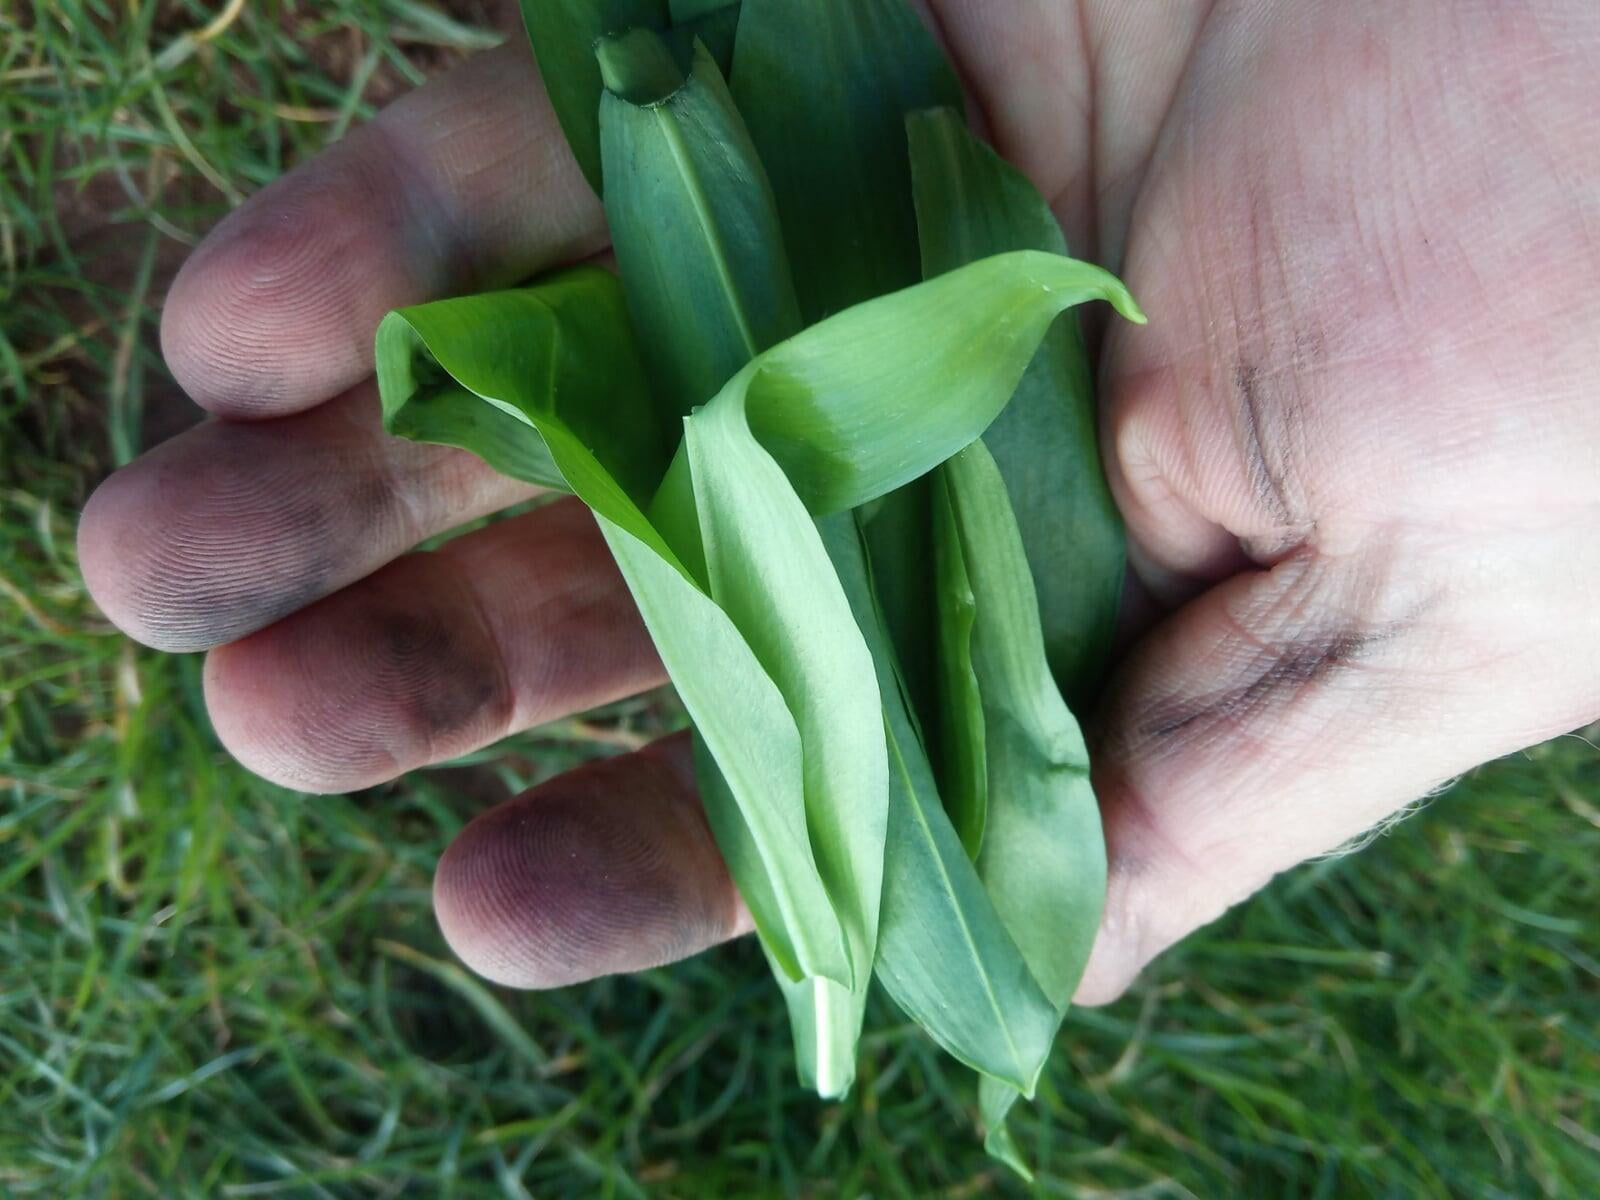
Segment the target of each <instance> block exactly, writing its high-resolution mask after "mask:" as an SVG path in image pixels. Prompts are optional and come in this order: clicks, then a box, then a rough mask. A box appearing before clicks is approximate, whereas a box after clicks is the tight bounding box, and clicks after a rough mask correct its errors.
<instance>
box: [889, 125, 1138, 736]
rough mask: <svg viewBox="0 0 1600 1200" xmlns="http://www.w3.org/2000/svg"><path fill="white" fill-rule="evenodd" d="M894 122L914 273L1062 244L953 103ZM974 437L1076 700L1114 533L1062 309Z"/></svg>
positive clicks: (1099, 632)
mask: <svg viewBox="0 0 1600 1200" xmlns="http://www.w3.org/2000/svg"><path fill="white" fill-rule="evenodd" d="M906 127H907V131H908V133H909V135H910V144H911V175H912V181H913V183H914V186H915V193H916V204H917V230H918V235H919V237H920V239H921V245H922V265H923V271H924V273H925V274H926V275H928V276H929V277H932V276H934V275H938V274H940V273H942V272H944V271H948V270H951V269H952V268H954V267H959V266H962V265H964V264H966V263H969V262H974V261H976V260H978V259H980V258H985V257H987V256H989V255H991V254H999V253H1002V252H1004V251H1007V250H1048V251H1050V252H1051V253H1054V254H1065V253H1066V243H1065V240H1064V239H1063V238H1062V236H1061V229H1060V226H1059V225H1057V223H1056V219H1055V216H1054V215H1053V214H1052V213H1051V211H1050V207H1049V205H1047V204H1046V203H1045V201H1044V198H1043V197H1042V196H1040V195H1039V193H1038V192H1037V191H1036V190H1035V189H1034V187H1033V185H1032V184H1031V183H1029V182H1028V180H1027V178H1026V177H1025V176H1024V175H1023V174H1022V173H1021V172H1020V171H1018V170H1017V169H1016V168H1015V167H1013V166H1011V164H1009V163H1007V162H1006V161H1005V160H1004V159H1002V158H1001V157H1000V156H999V155H997V154H996V153H995V152H994V151H993V150H991V149H990V148H989V147H988V146H986V145H984V144H983V142H981V141H980V140H979V139H978V138H976V137H975V136H974V135H973V134H972V133H970V132H969V131H968V130H967V128H966V127H965V126H964V125H963V124H962V121H961V117H960V115H959V114H958V113H956V112H955V111H954V110H952V109H936V110H932V111H928V112H922V113H917V114H914V115H913V116H911V117H910V118H908V120H907V123H906ZM984 444H985V445H986V446H987V447H988V448H989V452H990V453H991V454H993V455H994V460H995V462H996V463H997V464H998V465H999V467H1000V474H1001V475H1002V476H1003V477H1004V479H1005V482H1006V490H1007V492H1008V494H1009V495H1010V497H1011V505H1012V509H1013V511H1014V512H1015V513H1016V518H1017V526H1018V528H1019V529H1020V530H1021V532H1022V544H1023V547H1024V548H1025V549H1026V551H1027V554H1028V565H1029V566H1030V567H1031V568H1032V570H1033V578H1034V583H1035V586H1036V587H1037V589H1038V593H1039V613H1040V618H1041V620H1042V621H1043V628H1044V643H1045V653H1046V655H1047V657H1048V659H1049V662H1050V667H1051V670H1052V671H1053V672H1054V673H1055V677H1056V680H1057V682H1058V683H1059V684H1060V685H1061V688H1062V690H1063V691H1064V692H1065V693H1066V696H1067V698H1068V700H1069V701H1071V702H1072V703H1073V704H1074V705H1081V704H1083V703H1086V702H1087V701H1088V700H1089V699H1091V698H1092V696H1093V693H1094V690H1095V688H1096V687H1097V686H1098V684H1099V681H1100V676H1101V673H1102V671H1103V670H1104V667H1105V663H1106V657H1107V655H1108V653H1109V651H1110V648H1111V634H1112V628H1113V625H1114V623H1115V620H1116V615H1117V605H1118V602H1119V601H1120V599H1121V595H1122V579H1123V560H1124V534H1123V528H1122V519H1121V517H1120V516H1119V515H1118V514H1117V509H1116V505H1115V504H1114V503H1113V502H1112V499H1111V491H1110V488H1109V487H1108V486H1107V485H1106V480H1105V472H1104V471H1103V470H1102V469H1101V466H1100V453H1099V449H1098V445H1097V442H1096V435H1095V404H1094V380H1093V373H1092V372H1091V370H1090V367H1089V358H1088V352H1087V350H1086V349H1085V347H1084V344H1083V337H1082V335H1081V334H1080V333H1079V330H1078V322H1077V319H1076V317H1075V316H1074V315H1073V314H1070V313H1069V314H1066V315H1065V316H1063V317H1062V318H1061V319H1060V320H1059V321H1057V322H1056V324H1055V326H1054V327H1053V328H1052V329H1051V330H1050V333H1049V334H1048V335H1047V336H1046V337H1045V340H1044V344H1043V345H1042V346H1041V347H1040V348H1039V353H1038V354H1037V355H1036V356H1035V357H1034V360H1033V362H1032V364H1031V365H1030V366H1029V367H1028V371H1027V373H1026V374H1025V375H1024V376H1023V377H1022V382H1021V383H1020V384H1018V386H1017V391H1016V394H1015V395H1014V396H1013V397H1012V399H1011V403H1010V404H1009V405H1007V406H1006V409H1005V411H1004V412H1003V413H1001V414H1000V416H999V417H997V418H996V419H995V422H994V424H993V425H991V426H990V427H989V429H988V431H987V432H986V433H985V434H984Z"/></svg>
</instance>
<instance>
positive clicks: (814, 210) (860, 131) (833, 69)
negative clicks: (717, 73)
mask: <svg viewBox="0 0 1600 1200" xmlns="http://www.w3.org/2000/svg"><path fill="white" fill-rule="evenodd" d="M730 86H731V88H732V89H733V96H734V99H735V100H736V101H738V104H739V111H740V112H741V113H743V114H744V119H745V123H746V124H747V125H748V126H749V129H750V136H751V137H752V138H753V139H754V141H755V144H756V148H757V149H758V150H759V151H760V153H761V160H762V162H764V163H765V164H766V166H767V173H768V175H770V176H771V178H772V186H773V190H774V192H775V193H776V194H777V198H778V215H779V216H780V217H781V218H782V220H783V229H784V234H785V236H786V237H787V239H788V246H789V261H790V263H791V264H792V265H793V267H794V274H795V286H796V289H797V290H798V292H799V294H800V308H801V311H802V312H803V313H804V314H805V317H806V320H808V321H814V320H816V319H818V318H819V317H821V316H824V315H825V314H827V313H832V312H838V311H839V310H841V309H843V308H846V307H848V306H849V305H852V304H855V303H857V302H858V301H861V300H866V299H868V298H870V297H872V296H878V295H881V294H883V293H884V292H889V291H893V290H895V289H896V288H902V287H905V286H907V285H908V284H910V283H913V282H915V281H916V280H917V279H919V278H920V277H921V271H920V270H919V269H918V260H917V234H916V224H915V214H914V213H913V210H912V203H911V183H910V177H909V167H908V165H907V161H906V135H905V115H906V114H907V113H909V112H912V111H914V110H916V109H921V108H927V107H930V106H933V105H939V104H960V103H961V89H960V86H959V85H958V83H957V82H956V78H955V75H954V73H953V72H952V71H951V70H950V67H949V64H948V63H946V62H945V60H944V55H943V54H942V53H940V51H939V47H938V45H937V43H935V41H934V40H933V37H932V35H930V34H929V33H928V31H927V30H926V29H924V28H923V27H922V24H921V22H920V21H919V20H918V19H917V17H916V14H914V13H913V12H912V11H911V10H910V8H909V7H907V6H906V4H905V3H904V0H807V2H806V3H803V4H800V3H795V0H745V2H744V5H743V7H742V10H741V13H740V16H739V31H738V36H737V38H736V40H735V42H734V51H733V72H732V75H731V77H730Z"/></svg>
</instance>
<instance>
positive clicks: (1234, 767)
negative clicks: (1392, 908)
mask: <svg viewBox="0 0 1600 1200" xmlns="http://www.w3.org/2000/svg"><path fill="white" fill-rule="evenodd" d="M1525 540H1526V539H1522V541H1525ZM1518 542H1519V539H1516V538H1510V539H1505V540H1500V539H1495V538H1493V537H1484V536H1482V535H1479V536H1478V538H1477V539H1476V541H1475V542H1474V544H1473V550H1474V552H1475V555H1477V556H1482V557H1480V558H1475V559H1474V561H1479V562H1481V561H1483V560H1484V559H1487V560H1489V561H1493V560H1495V559H1499V560H1500V561H1501V562H1502V563H1503V564H1504V573H1503V574H1501V573H1500V572H1499V571H1497V572H1495V574H1497V575H1500V577H1501V579H1502V580H1509V581H1516V582H1505V583H1501V584H1499V585H1498V586H1481V585H1483V584H1485V583H1486V582H1487V581H1486V580H1483V579H1481V578H1479V579H1476V580H1474V581H1473V582H1474V583H1476V584H1478V585H1480V586H1466V585H1463V583H1462V582H1461V581H1460V580H1459V579H1453V578H1452V577H1453V576H1456V575H1457V572H1455V571H1454V570H1451V569H1448V568H1447V567H1444V566H1441V565H1440V563H1439V560H1438V559H1437V558H1435V557H1433V556H1431V555H1429V554H1428V553H1427V552H1426V551H1425V550H1424V549H1423V548H1422V547H1418V546H1413V545H1409V544H1408V543H1407V541H1406V540H1404V539H1401V538H1398V537H1397V538H1395V539H1391V540H1386V541H1384V542H1381V543H1374V544H1369V545H1367V546H1366V547H1364V548H1363V549H1361V550H1360V551H1358V552H1355V553H1351V554H1348V555H1345V556H1341V557H1337V558H1334V557H1329V556H1325V555H1322V554H1320V553H1318V552H1317V551H1314V550H1309V549H1308V550H1304V551H1298V552H1296V553H1295V554H1293V555H1291V556H1290V557H1289V558H1287V559H1285V560H1283V561H1282V562H1280V563H1278V564H1276V565H1275V566H1273V567H1271V568H1270V569H1267V570H1251V571H1247V572H1245V573H1244V574H1240V575H1236V576H1234V577H1233V578H1231V579H1229V580H1227V581H1226V582H1224V583H1221V584H1218V585H1217V586H1215V587H1214V588H1212V589H1211V590H1210V591H1208V592H1206V593H1204V594H1203V595H1201V596H1199V597H1197V598H1196V599H1194V600H1192V601H1190V602H1189V603H1188V604H1187V605H1186V606H1184V607H1183V608H1181V609H1179V610H1178V611H1177V612H1176V613H1174V614H1172V615H1171V616H1169V617H1168V618H1167V619H1166V620H1165V622H1164V623H1163V624H1161V625H1159V626H1157V627H1156V628H1155V629H1154V630H1153V631H1151V633H1149V634H1148V635H1146V637H1145V638H1144V640H1143V641H1142V642H1141V643H1140V644H1139V645H1138V646H1136V647H1135V649H1134V651H1133V652H1132V653H1131V654H1130V656H1129V657H1128V659H1127V660H1126V661H1125V662H1124V664H1123V666H1122V667H1121V668H1120V671H1119V676H1118V678H1117V679H1116V680H1114V681H1113V683H1112V686H1111V688H1110V691H1109V692H1108V694H1107V697H1106V701H1105V704H1104V706H1103V708H1102V714H1101V715H1102V722H1101V725H1100V729H1101V731H1102V732H1101V734H1100V744H1099V745H1098V747H1097V750H1098V756H1097V760H1096V777H1095V782H1096V791H1097V794H1098V795H1099V796H1100V797H1101V803H1102V816H1103V820H1104V824H1105V831H1106V843H1107V852H1108V855H1109V871H1108V884H1107V887H1108V890H1107V897H1106V909H1105V916H1104V918H1103V921H1102V925H1101V929H1100V933H1099V937H1098V939H1097V941H1096V943H1095V947H1094V952H1093V954H1092V956H1091V959H1090V962H1089V966H1088V968H1087V970H1086V972H1085V975H1084V978H1083V980H1082V982H1081V984H1080V986H1079V991H1078V997H1077V999H1078V1001H1079V1002H1080V1003H1086V1004H1097V1003H1105V1002H1108V1001H1110V1000H1113V999H1115V998H1116V997H1117V996H1118V995H1119V994H1120V993H1121V992H1122V991H1123V990H1124V989H1125V988H1126V987H1127V986H1128V984H1129V983H1131V982H1132V980H1133V979H1134V977H1135V976H1136V975H1137V974H1138V972H1139V971H1140V970H1141V969H1142V968H1143V967H1144V966H1145V964H1146V963H1148V962H1149V961H1150V960H1151V959H1152V958H1153V957H1155V956H1156V955H1157V954H1159V953H1160V952H1161V951H1162V950H1164V949H1166V948H1167V947H1168V946H1170V945H1172V944H1173V943H1174V942H1177V941H1178V940H1179V939H1181V938H1183V937H1184V936H1185V935H1187V934H1188V933H1190V932H1191V931H1193V930H1195V929H1197V928H1198V927H1200V926H1201V925H1204V924H1206V923H1207V922H1209V921H1211V920H1213V919H1214V918H1216V917H1217V916H1219V915H1220V914H1221V913H1222V912H1223V911H1224V910H1226V909H1227V908H1228V907H1229V906H1230V905H1233V904H1235V903H1237V902H1238V901H1240V900H1242V899H1244V898H1245V897H1246V896H1248V895H1250V894H1251V893H1252V892H1254V891H1256V890H1257V889H1259V888H1260V887H1261V886H1263V885H1264V884H1265V883H1266V882H1267V881H1268V880H1269V879H1271V878H1272V876H1273V875H1274V874H1276V873H1277V872H1279V871H1282V870H1285V869H1286V868H1288V867H1291V866H1293V865H1295V864H1296V863H1299V862H1301V861H1303V860H1305V859H1307V858H1310V857H1312V856H1315V855H1318V854H1323V853H1326V852H1328V851H1331V850H1334V849H1336V848H1337V847H1339V846H1340V845H1342V844H1344V843H1346V842H1347V841H1349V840H1350V839H1351V838H1353V837H1355V836H1356V835H1358V834H1360V833H1362V832H1363V831H1364V830H1367V829H1370V828H1371V827H1372V826H1373V825H1374V824H1376V823H1378V822H1380V821H1382V820H1383V819H1384V818H1385V817H1387V816H1389V815H1390V814H1392V813H1394V812H1396V811H1397V810H1399V809H1401V808H1402V807H1404V806H1405V805H1406V804H1407V803H1409V802H1411V801H1413V800H1415V799H1416V798H1417V797H1419V796H1422V795H1424V794H1426V793H1428V792H1429V791H1430V790H1431V789H1434V788H1437V787H1438V786H1439V785H1440V784H1441V783H1443V782H1444V781H1445V780H1448V779H1450V778H1452V777H1453V776H1455V775H1458V774H1460V773H1461V772H1462V771H1465V770H1467V769H1468V768H1470V767H1472V766H1474V765H1476V764H1478V763H1480V762H1483V761H1486V760H1487V759H1489V758H1492V757H1495V756H1496V755H1499V754H1503V753H1507V752H1509V751H1512V750H1515V749H1518V748H1520V747H1522V746H1526V745H1529V744H1531V743H1533V742H1535V741H1538V740H1541V739H1543V738H1546V737H1550V736H1553V735H1554V734H1556V733H1559V732H1562V731H1563V730H1565V729H1568V728H1571V727H1573V726H1574V725H1576V724H1581V723H1582V721H1583V720H1584V719H1585V718H1584V714H1585V713H1588V714H1589V715H1590V717H1592V715H1593V707H1594V702H1595V697H1594V693H1593V683H1592V676H1589V675H1588V672H1589V671H1591V670H1592V669H1593V666H1592V665H1593V664H1594V662H1595V661H1596V657H1597V650H1600V648H1597V647H1595V646H1593V645H1587V644H1584V645H1579V644H1575V643H1573V642H1572V640H1571V639H1570V638H1562V637H1561V636H1559V633H1560V631H1561V630H1563V629H1566V630H1571V629H1573V628H1576V627H1577V626H1578V625H1580V624H1581V623H1582V620H1583V619H1582V617H1581V616H1580V615H1578V613H1577V612H1576V611H1574V612H1571V613H1568V612H1564V611H1555V612H1552V611H1550V606H1549V603H1548V600H1549V597H1548V596H1540V595H1539V590H1540V589H1539V583H1538V581H1539V580H1541V579H1548V578H1550V575H1551V572H1552V571H1553V570H1555V569H1558V567H1557V564H1556V563H1555V562H1553V561H1541V558H1542V557H1543V555H1545V554H1546V553H1548V554H1549V555H1550V556H1551V557H1552V558H1558V557H1559V556H1560V555H1561V553H1562V551H1561V550H1560V548H1559V547H1554V546H1551V547H1544V548H1542V549H1541V548H1533V549H1531V550H1530V549H1529V548H1528V547H1526V546H1525V545H1522V544H1518ZM1451 561H1454V560H1453V559H1452V560H1451ZM1541 609H1544V610H1545V615H1544V617H1543V618H1542V619H1539V620H1536V621H1534V622H1531V623H1529V622H1526V621H1521V620H1519V619H1518V617H1517V615H1516V614H1518V613H1522V614H1527V613H1530V612H1538V611H1540V610H1541ZM1549 630H1554V631H1556V636H1547V631H1549Z"/></svg>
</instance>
